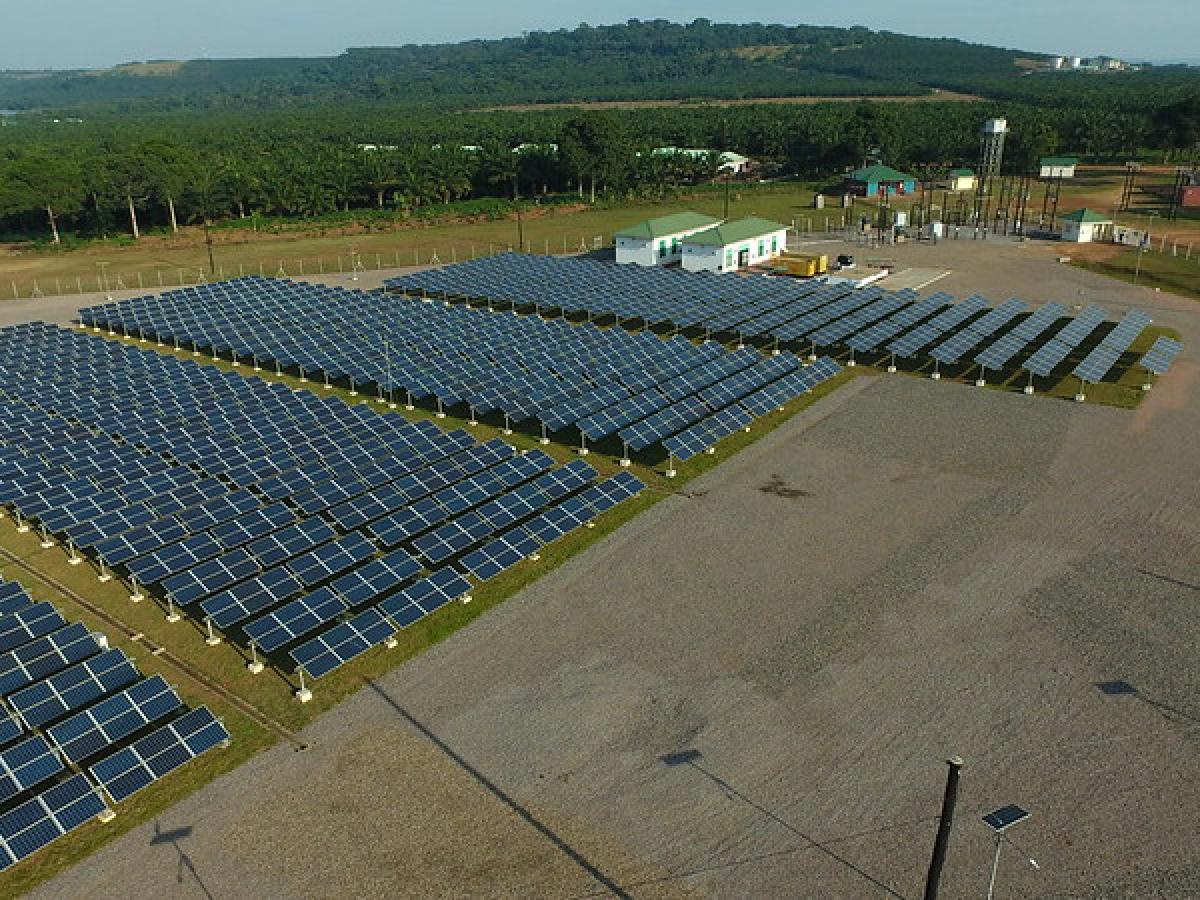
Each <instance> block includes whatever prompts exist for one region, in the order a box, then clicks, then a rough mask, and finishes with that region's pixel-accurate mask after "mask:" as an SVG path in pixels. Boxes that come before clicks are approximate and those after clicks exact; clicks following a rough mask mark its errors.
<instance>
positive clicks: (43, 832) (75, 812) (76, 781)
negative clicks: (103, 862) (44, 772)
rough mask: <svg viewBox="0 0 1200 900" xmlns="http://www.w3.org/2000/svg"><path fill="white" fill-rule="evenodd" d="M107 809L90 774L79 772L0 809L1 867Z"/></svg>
mask: <svg viewBox="0 0 1200 900" xmlns="http://www.w3.org/2000/svg"><path fill="white" fill-rule="evenodd" d="M106 809H107V807H106V806H105V805H104V801H103V800H101V799H100V796H99V794H97V793H96V789H95V788H94V787H92V784H91V782H90V781H88V779H87V776H85V775H82V774H80V775H73V776H71V777H70V778H68V779H67V780H66V781H64V782H62V783H61V784H57V785H55V786H54V787H52V788H50V789H49V790H46V791H43V792H42V793H40V794H38V795H37V796H36V797H33V798H32V799H29V800H26V801H25V802H24V803H22V804H21V805H19V806H17V807H14V808H13V809H10V810H8V811H7V812H4V813H0V869H5V868H8V867H9V866H11V865H12V864H13V863H16V862H19V861H20V860H22V859H25V858H26V857H27V856H29V855H31V854H32V853H34V852H36V851H38V850H40V849H41V848H42V847H45V846H46V845H47V844H49V843H51V842H52V841H54V840H57V839H58V838H60V837H62V836H63V835H64V834H67V833H68V832H70V831H73V830H74V829H76V828H78V827H79V826H80V825H83V824H84V823H85V822H87V821H88V820H90V819H92V818H95V817H96V816H98V815H100V814H101V813H103V812H104V811H105V810H106Z"/></svg>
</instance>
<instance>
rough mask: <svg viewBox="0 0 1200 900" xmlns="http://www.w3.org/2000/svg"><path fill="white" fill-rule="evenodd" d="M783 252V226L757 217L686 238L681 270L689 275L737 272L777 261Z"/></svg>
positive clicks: (722, 224) (785, 244)
mask: <svg viewBox="0 0 1200 900" xmlns="http://www.w3.org/2000/svg"><path fill="white" fill-rule="evenodd" d="M786 249H787V226H786V225H780V224H779V223H778V222H771V221H769V220H767V219H759V218H756V217H751V218H748V219H738V220H737V221H736V222H723V223H721V224H720V225H715V226H713V227H712V228H707V229H705V230H704V231H698V232H696V233H695V234H692V235H690V236H688V237H687V238H686V239H685V240H684V242H683V267H684V268H685V269H687V270H688V271H689V272H736V271H737V270H738V269H745V268H747V267H749V266H755V265H758V264H759V263H764V262H767V261H768V260H772V259H776V258H777V257H778V256H779V255H780V254H782V253H783V251H784V250H786Z"/></svg>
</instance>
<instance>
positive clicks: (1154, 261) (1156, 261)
mask: <svg viewBox="0 0 1200 900" xmlns="http://www.w3.org/2000/svg"><path fill="white" fill-rule="evenodd" d="M1197 244H1198V245H1200V241H1198V242H1197ZM1141 257H1142V259H1141V274H1140V275H1139V276H1138V277H1137V279H1136V280H1135V278H1134V272H1136V271H1137V268H1138V251H1137V250H1134V249H1132V248H1130V249H1128V250H1122V251H1121V252H1119V253H1118V254H1117V255H1115V256H1113V257H1112V258H1110V259H1106V260H1102V261H1098V260H1083V259H1077V260H1072V265H1076V266H1079V268H1081V269H1087V270H1089V271H1091V272H1098V273H1100V274H1101V275H1107V276H1109V277H1110V278H1118V279H1120V280H1121V281H1127V282H1129V283H1130V284H1140V285H1143V286H1145V287H1151V288H1160V289H1162V290H1164V291H1170V292H1171V293H1173V294H1179V295H1180V296H1182V297H1191V298H1193V299H1196V300H1200V246H1197V247H1196V248H1195V250H1194V252H1193V253H1192V258H1191V259H1185V258H1184V257H1183V256H1182V255H1181V256H1171V255H1170V254H1169V253H1159V252H1158V251H1154V250H1151V251H1147V252H1145V253H1143V254H1141Z"/></svg>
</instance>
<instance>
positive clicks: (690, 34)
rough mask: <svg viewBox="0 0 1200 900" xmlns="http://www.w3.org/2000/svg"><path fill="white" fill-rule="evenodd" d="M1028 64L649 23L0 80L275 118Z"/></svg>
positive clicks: (919, 85) (983, 52)
mask: <svg viewBox="0 0 1200 900" xmlns="http://www.w3.org/2000/svg"><path fill="white" fill-rule="evenodd" d="M1038 61H1039V58H1038V57H1037V55H1036V54H1028V53H1018V52H1017V51H1012V50H1003V49H998V48H995V47H986V46H981V45H976V44H968V43H965V42H963V41H957V40H947V39H930V38H918V37H909V36H906V35H901V34H893V33H890V32H885V31H880V32H874V31H870V30H868V29H866V28H860V27H855V28H825V27H815V26H807V25H800V26H784V25H724V24H715V23H712V22H709V21H708V20H705V19H697V20H696V21H694V22H692V23H691V24H688V25H679V24H673V23H670V22H666V21H662V20H656V21H649V22H639V21H636V20H634V21H630V22H628V23H626V24H623V25H611V26H602V27H590V26H587V25H581V26H580V27H578V28H576V29H574V30H570V31H554V32H532V33H529V34H527V35H524V36H522V37H516V38H506V39H503V40H488V41H484V40H476V41H465V42H462V43H457V44H438V45H408V46H401V47H372V48H362V49H352V50H348V51H346V52H345V53H343V54H341V55H340V56H336V57H332V58H319V59H245V60H192V61H188V62H171V61H162V60H158V61H152V62H148V63H131V64H126V65H122V66H117V67H114V68H112V69H107V70H101V71H73V72H36V73H24V72H8V73H0V107H4V108H13V109H29V108H72V109H74V108H79V107H85V106H89V105H93V104H109V105H111V104H120V105H122V106H125V107H126V108H128V105H130V104H132V105H134V106H135V107H137V108H143V109H178V108H199V107H221V108H231V107H232V108H236V107H271V106H290V105H296V104H306V105H311V104H323V103H331V102H338V103H341V102H346V101H369V100H383V101H387V102H389V103H396V104H404V103H413V104H435V105H437V106H440V107H443V108H446V107H458V108H466V107H472V106H483V105H489V104H501V103H546V102H562V101H590V100H644V99H689V98H697V99H704V98H710V99H715V98H721V99H737V98H743V97H804V96H856V95H867V96H879V95H920V94H925V93H928V92H929V91H930V88H931V87H934V86H943V85H945V84H946V82H947V74H948V73H953V76H954V79H955V81H956V82H958V83H966V82H970V83H974V82H978V81H980V80H996V79H999V80H1009V79H1012V80H1015V79H1016V78H1017V77H1018V76H1020V75H1021V74H1022V73H1023V72H1025V71H1026V70H1027V67H1028V66H1029V65H1037V64H1038Z"/></svg>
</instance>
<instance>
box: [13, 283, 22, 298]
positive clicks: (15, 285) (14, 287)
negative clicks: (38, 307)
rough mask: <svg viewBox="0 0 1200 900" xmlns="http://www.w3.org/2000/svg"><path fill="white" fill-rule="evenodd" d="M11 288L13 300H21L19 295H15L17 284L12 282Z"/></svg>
mask: <svg viewBox="0 0 1200 900" xmlns="http://www.w3.org/2000/svg"><path fill="white" fill-rule="evenodd" d="M12 286H13V299H14V300H20V299H21V295H20V294H18V293H17V283H16V282H15V281H14V282H13V283H12Z"/></svg>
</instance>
